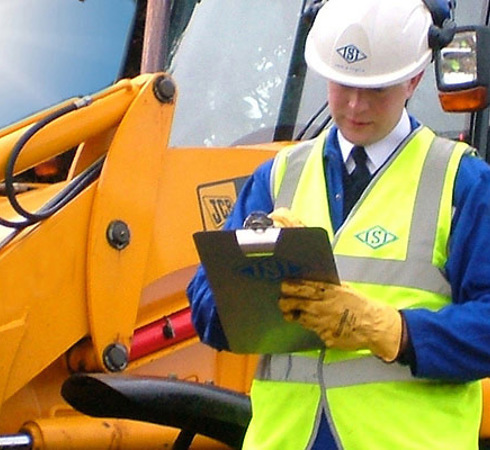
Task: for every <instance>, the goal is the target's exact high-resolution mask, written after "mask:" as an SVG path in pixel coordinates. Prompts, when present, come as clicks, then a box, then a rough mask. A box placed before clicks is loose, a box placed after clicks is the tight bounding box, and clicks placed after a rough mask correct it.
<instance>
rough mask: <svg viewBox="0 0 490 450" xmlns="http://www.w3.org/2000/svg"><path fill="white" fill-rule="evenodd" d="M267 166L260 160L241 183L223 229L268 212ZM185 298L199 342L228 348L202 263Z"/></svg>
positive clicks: (268, 167)
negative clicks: (255, 213)
mask: <svg viewBox="0 0 490 450" xmlns="http://www.w3.org/2000/svg"><path fill="white" fill-rule="evenodd" d="M271 167H272V160H270V161H267V162H265V163H263V164H262V165H261V166H259V167H258V168H257V170H256V171H255V172H254V173H253V174H252V176H251V177H250V178H249V179H248V180H247V182H246V183H245V184H244V186H243V188H242V190H241V191H240V193H239V195H238V199H237V201H236V203H235V206H234V207H233V210H232V212H231V214H230V216H229V217H228V218H227V220H226V223H225V226H224V228H225V229H227V230H234V229H238V228H242V226H243V222H244V220H245V219H246V218H247V216H248V215H249V214H250V213H251V212H254V211H263V212H265V213H270V212H271V211H272V209H273V202H272V197H271V193H270V186H269V179H270V171H271ZM187 297H188V299H189V301H190V305H191V318H192V323H193V325H194V328H195V329H196V331H197V334H198V335H199V337H200V339H201V341H202V342H204V343H206V344H208V345H210V346H211V347H214V348H216V349H218V350H228V349H229V346H228V341H227V340H226V337H225V334H224V332H223V328H222V326H221V322H220V320H219V316H218V313H217V311H216V304H215V301H214V296H213V293H212V292H211V288H210V286H209V282H208V279H207V277H206V271H205V270H204V268H203V267H202V266H199V268H198V270H197V272H196V274H195V275H194V278H193V279H192V280H191V282H190V284H189V286H188V287H187Z"/></svg>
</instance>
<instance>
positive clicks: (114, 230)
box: [106, 220, 131, 250]
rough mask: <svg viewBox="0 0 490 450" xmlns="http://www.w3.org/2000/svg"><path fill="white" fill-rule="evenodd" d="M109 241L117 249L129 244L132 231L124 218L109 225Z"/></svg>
mask: <svg viewBox="0 0 490 450" xmlns="http://www.w3.org/2000/svg"><path fill="white" fill-rule="evenodd" d="M106 236H107V241H108V242H109V244H110V245H111V247H114V248H115V249H117V250H122V249H123V248H125V247H127V246H128V245H129V241H130V240H131V233H130V232H129V227H128V226H127V225H126V223H125V222H123V221H122V220H113V221H112V222H111V223H110V224H109V226H108V227H107V232H106Z"/></svg>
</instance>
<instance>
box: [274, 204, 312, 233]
mask: <svg viewBox="0 0 490 450" xmlns="http://www.w3.org/2000/svg"><path fill="white" fill-rule="evenodd" d="M267 217H269V218H270V219H272V222H273V223H274V226H275V227H277V228H294V227H304V224H303V223H302V222H301V221H300V220H299V219H298V218H297V217H296V216H295V215H294V214H293V213H292V212H291V210H290V209H289V208H285V207H284V206H281V207H280V208H277V209H275V210H274V211H272V212H271V213H270V214H269V215H268V216H267Z"/></svg>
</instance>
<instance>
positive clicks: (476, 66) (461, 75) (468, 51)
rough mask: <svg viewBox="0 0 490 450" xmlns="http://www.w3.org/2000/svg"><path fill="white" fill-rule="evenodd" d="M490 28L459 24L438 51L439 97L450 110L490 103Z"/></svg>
mask: <svg viewBox="0 0 490 450" xmlns="http://www.w3.org/2000/svg"><path fill="white" fill-rule="evenodd" d="M489 46H490V28H489V27H484V26H468V27H458V28H456V31H455V34H454V38H453V40H452V41H451V42H450V43H449V44H448V45H447V46H446V47H444V48H441V49H440V50H437V51H436V52H435V70H436V80H437V88H438V90H439V101H440V103H441V106H442V109H443V110H444V111H447V112H474V111H479V110H482V109H485V108H486V107H487V106H488V105H489V104H490V96H489V85H490V57H489V55H488V49H489V48H490V47H489Z"/></svg>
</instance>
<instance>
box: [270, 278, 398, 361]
mask: <svg viewBox="0 0 490 450" xmlns="http://www.w3.org/2000/svg"><path fill="white" fill-rule="evenodd" d="M279 307H280V308H281V310H282V312H283V315H284V318H285V319H286V320H288V321H290V322H298V323H300V324H301V325H302V326H304V327H305V328H307V329H309V330H312V331H314V332H315V333H317V334H318V336H320V338H321V339H322V340H323V342H325V345H326V346H327V347H330V348H337V349H340V350H360V349H369V350H371V352H372V353H374V354H375V355H377V356H379V357H380V358H381V359H383V360H384V361H386V362H391V361H394V360H395V358H396V357H397V355H398V352H399V349H400V344H401V338H402V318H401V314H400V313H399V312H398V310H396V309H395V308H393V307H392V306H388V305H385V304H383V303H378V302H376V301H373V300H369V299H368V298H366V297H364V296H363V295H361V294H360V293H359V292H357V291H355V290H354V289H352V288H350V287H348V286H346V285H342V286H337V285H335V284H330V283H325V282H322V281H308V280H285V281H283V282H282V284H281V298H280V300H279Z"/></svg>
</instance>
